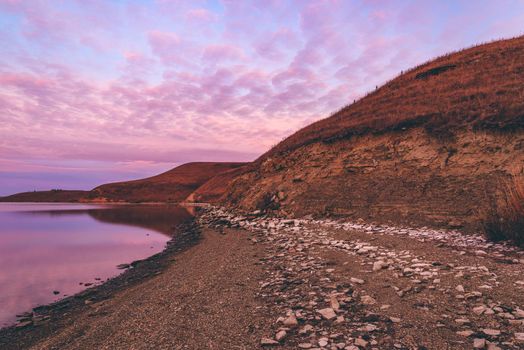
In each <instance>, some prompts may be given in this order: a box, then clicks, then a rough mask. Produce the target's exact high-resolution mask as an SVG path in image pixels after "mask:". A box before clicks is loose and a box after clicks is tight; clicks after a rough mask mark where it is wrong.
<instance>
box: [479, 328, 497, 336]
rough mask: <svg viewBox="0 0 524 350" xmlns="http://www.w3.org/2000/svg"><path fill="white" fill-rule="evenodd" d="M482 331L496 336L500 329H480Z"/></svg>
mask: <svg viewBox="0 0 524 350" xmlns="http://www.w3.org/2000/svg"><path fill="white" fill-rule="evenodd" d="M482 333H484V334H486V335H489V336H492V337H496V336H499V335H500V331H499V330H498V329H489V328H484V329H483V330H482Z"/></svg>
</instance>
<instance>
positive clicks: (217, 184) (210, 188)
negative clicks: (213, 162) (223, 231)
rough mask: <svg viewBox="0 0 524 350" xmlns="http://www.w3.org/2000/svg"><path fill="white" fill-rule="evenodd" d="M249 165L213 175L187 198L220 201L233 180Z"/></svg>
mask: <svg viewBox="0 0 524 350" xmlns="http://www.w3.org/2000/svg"><path fill="white" fill-rule="evenodd" d="M249 167H250V163H248V164H245V165H243V166H240V167H237V168H234V169H230V170H227V171H224V172H222V173H219V174H217V175H216V176H213V177H212V178H210V179H209V180H208V181H206V182H204V183H203V184H202V186H200V187H198V188H197V189H196V190H195V191H194V192H193V193H191V194H190V195H189V196H188V197H187V198H186V200H187V201H188V202H202V203H216V202H219V201H220V198H222V196H224V195H225V193H226V191H227V189H228V186H229V184H230V183H231V181H233V180H234V179H235V178H237V177H238V176H240V175H242V174H243V173H245V172H246V171H248V170H249Z"/></svg>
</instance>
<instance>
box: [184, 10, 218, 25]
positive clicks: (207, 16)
mask: <svg viewBox="0 0 524 350" xmlns="http://www.w3.org/2000/svg"><path fill="white" fill-rule="evenodd" d="M186 18H187V19H188V20H189V21H196V22H204V23H208V22H213V21H216V20H217V16H216V15H215V14H214V13H212V12H211V11H209V10H206V9H203V8H198V9H192V10H189V11H187V12H186Z"/></svg>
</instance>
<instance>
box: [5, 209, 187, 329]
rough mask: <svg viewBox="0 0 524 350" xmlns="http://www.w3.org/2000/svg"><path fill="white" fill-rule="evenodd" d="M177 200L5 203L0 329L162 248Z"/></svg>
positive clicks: (180, 213)
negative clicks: (165, 202)
mask: <svg viewBox="0 0 524 350" xmlns="http://www.w3.org/2000/svg"><path fill="white" fill-rule="evenodd" d="M190 218H191V215H190V213H189V212H188V211H187V210H186V209H184V208H182V207H178V206H162V205H116V206H111V205H85V204H56V203H52V204H47V203H45V204H43V203H0V327H4V326H7V325H10V324H12V323H13V322H14V321H15V320H16V315H17V314H20V313H22V312H25V311H30V310H31V308H33V307H36V306H38V305H43V304H48V303H51V302H53V301H56V300H58V299H60V298H63V297H64V296H67V295H71V294H74V293H77V292H79V291H81V290H83V289H85V288H87V287H89V286H92V285H95V284H99V283H102V282H103V281H104V280H106V279H108V278H111V277H114V276H116V275H118V274H119V273H121V272H122V270H119V269H118V268H117V265H119V264H122V263H130V262H132V261H134V260H139V259H144V258H146V257H148V256H151V255H153V254H156V253H158V252H160V251H162V250H163V248H164V246H165V244H166V242H167V241H168V240H169V239H170V238H171V237H170V235H171V234H172V232H173V228H174V227H175V226H176V225H178V224H180V223H183V222H184V221H187V220H189V219H190Z"/></svg>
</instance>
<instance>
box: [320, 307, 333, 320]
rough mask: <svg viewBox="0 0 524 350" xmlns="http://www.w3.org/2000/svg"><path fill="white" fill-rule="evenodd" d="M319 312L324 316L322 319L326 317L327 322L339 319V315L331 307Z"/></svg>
mask: <svg viewBox="0 0 524 350" xmlns="http://www.w3.org/2000/svg"><path fill="white" fill-rule="evenodd" d="M317 312H318V313H319V314H320V315H322V317H324V318H325V319H326V320H331V319H333V318H335V317H337V314H336V313H335V310H333V309H332V308H330V307H328V308H325V309H321V310H318V311H317Z"/></svg>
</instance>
